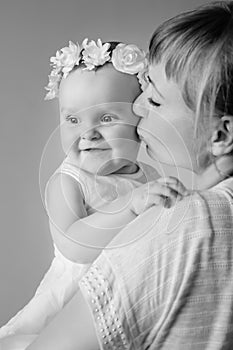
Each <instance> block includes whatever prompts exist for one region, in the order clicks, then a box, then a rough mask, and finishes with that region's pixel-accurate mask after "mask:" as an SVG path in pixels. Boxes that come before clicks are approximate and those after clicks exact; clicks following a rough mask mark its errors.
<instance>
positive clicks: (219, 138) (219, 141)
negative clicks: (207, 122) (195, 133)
mask: <svg viewBox="0 0 233 350" xmlns="http://www.w3.org/2000/svg"><path fill="white" fill-rule="evenodd" d="M232 150H233V116H231V115H224V116H223V117H222V118H221V120H220V122H219V123H218V125H217V126H216V128H215V130H214V132H213V135H212V137H211V153H212V155H213V156H215V157H218V156H222V155H226V154H229V153H231V152H232Z"/></svg>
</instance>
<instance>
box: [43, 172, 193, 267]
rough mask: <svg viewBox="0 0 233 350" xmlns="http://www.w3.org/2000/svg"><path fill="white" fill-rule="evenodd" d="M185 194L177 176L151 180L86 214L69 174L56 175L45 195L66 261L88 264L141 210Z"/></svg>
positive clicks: (52, 231) (55, 236)
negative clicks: (94, 211) (175, 177)
mask: <svg viewBox="0 0 233 350" xmlns="http://www.w3.org/2000/svg"><path fill="white" fill-rule="evenodd" d="M61 176H62V181H61ZM148 191H149V192H148ZM185 193H186V190H185V188H184V186H183V185H182V184H181V183H180V182H179V181H178V180H177V179H174V178H167V179H166V180H165V181H164V180H159V181H153V182H150V184H145V185H143V186H141V187H140V188H138V189H136V190H135V191H134V194H133V197H132V193H129V194H128V195H126V196H124V197H120V198H118V199H117V200H115V201H113V202H111V203H109V204H108V205H107V206H105V207H101V210H99V211H98V212H96V213H94V214H92V215H89V216H87V214H86V211H85V207H84V202H83V196H82V192H81V188H80V186H79V185H78V184H77V182H76V181H75V180H73V179H72V178H71V177H70V176H69V175H64V174H62V175H58V176H57V177H55V179H54V180H53V181H52V182H51V183H50V186H49V188H48V194H47V195H48V198H47V206H48V211H49V216H50V228H51V233H52V237H53V239H54V242H55V244H56V245H57V247H58V249H59V250H60V251H61V252H62V254H63V255H64V256H65V257H67V258H68V259H69V260H72V261H74V262H78V263H91V262H92V261H94V260H95V259H96V257H97V256H98V255H99V254H100V252H101V251H102V250H103V248H104V247H105V246H106V245H107V244H108V243H109V242H110V241H111V240H112V239H113V238H114V237H115V235H116V234H117V233H119V231H121V230H122V229H123V228H124V227H125V226H126V225H127V224H128V223H130V222H131V221H132V220H133V219H135V218H136V216H137V215H139V214H140V213H141V212H143V211H145V210H146V209H148V208H149V207H151V206H152V205H156V204H157V205H158V204H161V201H162V203H164V199H166V202H167V198H169V199H170V204H171V205H172V203H173V202H174V200H175V199H176V198H177V199H180V198H181V197H182V195H184V194H185ZM138 203H139V204H138ZM165 206H166V205H165ZM76 213H78V215H76Z"/></svg>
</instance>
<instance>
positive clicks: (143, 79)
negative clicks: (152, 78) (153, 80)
mask: <svg viewBox="0 0 233 350" xmlns="http://www.w3.org/2000/svg"><path fill="white" fill-rule="evenodd" d="M148 66H149V60H148V57H147V56H146V57H145V67H144V68H143V69H142V70H141V71H140V72H139V73H138V74H137V78H138V81H139V83H140V85H141V89H142V91H144V90H146V88H147V86H148V84H149V82H148V77H147V75H148Z"/></svg>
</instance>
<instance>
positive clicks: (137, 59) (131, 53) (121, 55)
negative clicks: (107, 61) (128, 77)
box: [112, 44, 146, 74]
mask: <svg viewBox="0 0 233 350" xmlns="http://www.w3.org/2000/svg"><path fill="white" fill-rule="evenodd" d="M145 56H146V55H145V52H144V51H143V50H140V49H139V48H138V47H137V46H136V45H133V44H131V45H126V44H118V45H117V47H116V48H115V50H114V51H113V53H112V64H113V66H114V67H115V68H116V69H117V70H118V71H120V72H123V73H128V74H136V73H138V72H140V71H141V70H143V69H144V68H145V64H146V63H145Z"/></svg>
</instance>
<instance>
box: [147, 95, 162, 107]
mask: <svg viewBox="0 0 233 350" xmlns="http://www.w3.org/2000/svg"><path fill="white" fill-rule="evenodd" d="M148 102H149V104H150V105H151V106H153V107H160V106H161V104H160V103H158V102H155V101H154V100H152V98H151V97H149V98H148Z"/></svg>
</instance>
